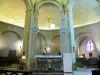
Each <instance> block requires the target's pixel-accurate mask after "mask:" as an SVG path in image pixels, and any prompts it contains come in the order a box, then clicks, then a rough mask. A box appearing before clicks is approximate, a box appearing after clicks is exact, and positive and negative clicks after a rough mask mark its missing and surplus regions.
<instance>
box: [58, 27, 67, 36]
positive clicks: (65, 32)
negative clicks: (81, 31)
mask: <svg viewBox="0 0 100 75" xmlns="http://www.w3.org/2000/svg"><path fill="white" fill-rule="evenodd" d="M68 33H69V30H68V29H67V28H61V29H60V34H61V35H67V34H68Z"/></svg>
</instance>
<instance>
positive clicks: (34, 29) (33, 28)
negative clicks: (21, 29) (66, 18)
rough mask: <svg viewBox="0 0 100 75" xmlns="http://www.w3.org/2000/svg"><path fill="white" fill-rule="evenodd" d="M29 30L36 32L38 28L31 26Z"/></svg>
mask: <svg viewBox="0 0 100 75" xmlns="http://www.w3.org/2000/svg"><path fill="white" fill-rule="evenodd" d="M30 30H31V31H32V32H36V33H38V32H39V31H40V30H39V29H38V27H31V28H30Z"/></svg>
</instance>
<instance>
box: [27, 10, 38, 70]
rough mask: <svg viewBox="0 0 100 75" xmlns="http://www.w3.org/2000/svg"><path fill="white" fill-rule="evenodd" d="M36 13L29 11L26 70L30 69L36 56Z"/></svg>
mask: <svg viewBox="0 0 100 75" xmlns="http://www.w3.org/2000/svg"><path fill="white" fill-rule="evenodd" d="M37 21H38V12H37V11H34V10H31V20H30V30H29V32H30V33H29V48H28V58H27V68H28V70H31V69H32V62H33V58H34V56H35V55H36V37H37V33H38V32H39V29H38V27H37Z"/></svg>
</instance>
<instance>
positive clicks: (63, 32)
mask: <svg viewBox="0 0 100 75" xmlns="http://www.w3.org/2000/svg"><path fill="white" fill-rule="evenodd" d="M64 13H65V12H64V11H62V12H61V25H60V38H61V52H62V54H63V53H70V47H69V43H70V42H69V27H68V17H67V16H66V15H65V14H64Z"/></svg>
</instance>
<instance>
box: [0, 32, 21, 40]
mask: <svg viewBox="0 0 100 75" xmlns="http://www.w3.org/2000/svg"><path fill="white" fill-rule="evenodd" d="M9 32H11V33H14V34H16V35H17V37H18V38H19V39H21V37H20V35H19V34H18V33H17V32H15V31H4V32H2V33H1V36H2V35H4V34H6V33H9Z"/></svg>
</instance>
